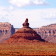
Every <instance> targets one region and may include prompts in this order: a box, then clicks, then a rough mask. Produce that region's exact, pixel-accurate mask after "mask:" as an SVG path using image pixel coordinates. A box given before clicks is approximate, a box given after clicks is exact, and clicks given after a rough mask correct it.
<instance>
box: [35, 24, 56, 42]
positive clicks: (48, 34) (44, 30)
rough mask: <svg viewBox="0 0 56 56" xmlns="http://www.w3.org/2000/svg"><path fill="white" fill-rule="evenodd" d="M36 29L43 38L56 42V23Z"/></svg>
mask: <svg viewBox="0 0 56 56" xmlns="http://www.w3.org/2000/svg"><path fill="white" fill-rule="evenodd" d="M34 30H35V31H36V32H37V33H38V34H39V35H40V36H41V37H42V39H45V40H46V41H48V42H53V43H56V24H50V25H47V26H43V27H41V28H37V29H34Z"/></svg>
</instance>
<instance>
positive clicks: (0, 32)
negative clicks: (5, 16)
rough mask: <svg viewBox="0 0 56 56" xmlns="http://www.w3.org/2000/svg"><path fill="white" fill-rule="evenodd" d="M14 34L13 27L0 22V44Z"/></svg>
mask: <svg viewBox="0 0 56 56" xmlns="http://www.w3.org/2000/svg"><path fill="white" fill-rule="evenodd" d="M14 33H15V29H14V28H13V25H11V24H10V23H8V22H4V23H3V22H0V42H1V41H3V40H5V39H7V38H9V37H10V36H11V35H12V34H14Z"/></svg>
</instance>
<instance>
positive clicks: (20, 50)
mask: <svg viewBox="0 0 56 56" xmlns="http://www.w3.org/2000/svg"><path fill="white" fill-rule="evenodd" d="M18 55H56V44H54V43H48V42H40V41H25V42H22V41H20V42H19V43H11V44H9V43H0V56H18Z"/></svg>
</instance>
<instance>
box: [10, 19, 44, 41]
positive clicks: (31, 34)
mask: <svg viewBox="0 0 56 56" xmlns="http://www.w3.org/2000/svg"><path fill="white" fill-rule="evenodd" d="M22 25H23V27H22V28H20V29H18V31H17V32H16V33H15V34H13V35H12V36H11V37H10V39H14V40H15V39H17V40H19V39H27V40H41V41H44V40H43V39H41V36H40V35H39V34H37V33H36V32H35V31H34V30H33V29H32V28H30V27H29V23H28V18H26V20H25V22H24V23H23V24H22Z"/></svg>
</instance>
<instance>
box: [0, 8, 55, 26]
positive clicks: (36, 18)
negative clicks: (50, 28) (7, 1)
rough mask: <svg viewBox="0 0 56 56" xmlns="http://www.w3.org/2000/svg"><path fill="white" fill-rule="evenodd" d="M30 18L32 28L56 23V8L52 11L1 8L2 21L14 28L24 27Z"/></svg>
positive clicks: (0, 16)
mask: <svg viewBox="0 0 56 56" xmlns="http://www.w3.org/2000/svg"><path fill="white" fill-rule="evenodd" d="M26 18H29V23H30V26H31V27H40V26H43V25H47V24H50V23H56V8H51V9H32V10H26V9H24V10H23V9H14V10H7V9H5V8H4V7H0V21H2V20H4V19H5V21H8V20H9V21H8V22H10V23H11V24H13V25H14V27H22V23H23V22H24V20H25V19H26Z"/></svg>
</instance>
